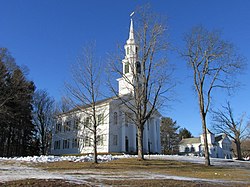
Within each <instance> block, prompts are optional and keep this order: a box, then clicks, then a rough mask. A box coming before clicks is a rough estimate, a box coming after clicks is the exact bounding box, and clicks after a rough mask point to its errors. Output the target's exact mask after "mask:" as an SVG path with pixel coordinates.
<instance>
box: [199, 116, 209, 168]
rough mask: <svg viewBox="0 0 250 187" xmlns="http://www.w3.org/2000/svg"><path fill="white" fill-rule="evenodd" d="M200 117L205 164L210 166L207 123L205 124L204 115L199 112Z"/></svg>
mask: <svg viewBox="0 0 250 187" xmlns="http://www.w3.org/2000/svg"><path fill="white" fill-rule="evenodd" d="M201 118H202V130H203V138H204V149H205V150H204V151H205V165H206V166H211V163H210V158H209V149H208V141H207V125H206V116H205V115H204V114H203V113H202V112H201Z"/></svg>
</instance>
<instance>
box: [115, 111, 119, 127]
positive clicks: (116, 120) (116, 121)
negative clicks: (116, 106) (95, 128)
mask: <svg viewBox="0 0 250 187" xmlns="http://www.w3.org/2000/svg"><path fill="white" fill-rule="evenodd" d="M117 123H118V119H117V112H114V124H115V125H117Z"/></svg>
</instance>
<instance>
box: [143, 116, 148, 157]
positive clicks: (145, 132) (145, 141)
mask: <svg viewBox="0 0 250 187" xmlns="http://www.w3.org/2000/svg"><path fill="white" fill-rule="evenodd" d="M148 124H149V120H148V121H147V122H146V123H145V125H144V130H143V150H144V151H145V152H146V153H148V151H149V150H148Z"/></svg>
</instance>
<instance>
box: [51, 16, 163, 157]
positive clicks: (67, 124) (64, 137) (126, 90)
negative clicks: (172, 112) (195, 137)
mask: <svg viewBox="0 0 250 187" xmlns="http://www.w3.org/2000/svg"><path fill="white" fill-rule="evenodd" d="M138 47H139V46H138V45H137V44H136V42H135V39H134V29H133V21H132V19H131V23H130V31H129V38H128V40H127V42H126V44H125V46H124V48H125V58H124V59H123V60H122V64H123V66H122V67H123V74H126V78H129V79H133V76H132V73H131V71H132V68H131V66H129V65H128V64H133V65H134V66H138V63H139V62H138V54H137V53H138ZM134 62H136V63H134ZM130 74H131V76H130ZM117 81H118V86H119V95H120V96H124V97H126V96H127V95H129V94H130V93H131V91H132V90H131V89H132V86H130V85H129V84H127V81H126V80H125V78H124V76H122V77H121V78H119V79H117ZM131 81H133V80H131ZM81 109H83V110H85V111H88V110H90V107H89V106H82V108H81ZM83 110H79V109H73V110H71V111H68V112H66V113H62V114H60V115H58V117H57V120H56V124H55V125H54V127H53V130H52V146H51V153H52V154H54V155H63V154H81V153H92V152H93V146H92V145H93V144H92V140H91V138H89V136H88V134H89V133H90V132H89V130H88V129H87V128H86V127H88V125H91V124H90V123H91V117H90V116H89V115H88V114H87V112H83ZM132 115H133V113H132V112H131V111H130V110H129V109H128V108H127V107H126V106H125V105H124V104H123V103H122V101H121V99H119V98H118V97H111V98H108V99H104V100H101V101H98V102H97V115H96V116H97V120H98V123H99V126H98V127H99V135H98V134H97V135H98V136H97V137H98V143H97V151H98V152H99V153H137V127H136V126H135V124H133V121H132V120H131V116H132ZM160 120H161V115H160V113H158V112H154V113H153V114H152V115H151V117H150V119H148V120H147V122H146V124H145V126H144V131H143V151H144V153H149V152H150V153H160V151H161V141H160Z"/></svg>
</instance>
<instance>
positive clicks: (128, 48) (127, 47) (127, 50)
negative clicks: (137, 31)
mask: <svg viewBox="0 0 250 187" xmlns="http://www.w3.org/2000/svg"><path fill="white" fill-rule="evenodd" d="M128 54H129V47H127V55H128Z"/></svg>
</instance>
